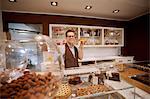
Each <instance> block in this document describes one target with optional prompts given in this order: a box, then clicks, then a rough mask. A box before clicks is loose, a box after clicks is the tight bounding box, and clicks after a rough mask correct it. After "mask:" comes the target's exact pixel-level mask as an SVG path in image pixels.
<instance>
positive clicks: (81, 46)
mask: <svg viewBox="0 0 150 99" xmlns="http://www.w3.org/2000/svg"><path fill="white" fill-rule="evenodd" d="M83 45H84V44H83V42H81V43H80V46H79V48H78V58H79V59H83Z"/></svg>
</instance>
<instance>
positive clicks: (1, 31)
mask: <svg viewBox="0 0 150 99" xmlns="http://www.w3.org/2000/svg"><path fill="white" fill-rule="evenodd" d="M4 38H5V37H4V33H3V22H2V10H1V1H0V40H2V39H4Z"/></svg>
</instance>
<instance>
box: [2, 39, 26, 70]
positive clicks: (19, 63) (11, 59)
mask: <svg viewBox="0 0 150 99" xmlns="http://www.w3.org/2000/svg"><path fill="white" fill-rule="evenodd" d="M0 66H1V67H2V68H9V69H12V68H26V66H27V53H26V50H25V48H24V47H23V46H22V45H21V44H20V43H19V42H18V41H11V40H5V41H1V42H0Z"/></svg>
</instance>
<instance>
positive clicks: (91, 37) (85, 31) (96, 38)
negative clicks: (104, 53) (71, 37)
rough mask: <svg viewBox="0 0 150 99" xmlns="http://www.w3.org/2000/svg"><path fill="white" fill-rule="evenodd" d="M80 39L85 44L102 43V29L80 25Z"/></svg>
mask: <svg viewBox="0 0 150 99" xmlns="http://www.w3.org/2000/svg"><path fill="white" fill-rule="evenodd" d="M80 40H83V41H84V42H85V45H102V29H100V28H86V27H85V28H82V27H81V28H80Z"/></svg>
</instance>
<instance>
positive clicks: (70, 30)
mask: <svg viewBox="0 0 150 99" xmlns="http://www.w3.org/2000/svg"><path fill="white" fill-rule="evenodd" d="M68 32H73V33H74V34H76V33H75V31H74V30H67V31H66V37H67V36H68Z"/></svg>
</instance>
